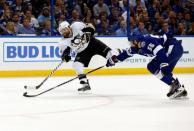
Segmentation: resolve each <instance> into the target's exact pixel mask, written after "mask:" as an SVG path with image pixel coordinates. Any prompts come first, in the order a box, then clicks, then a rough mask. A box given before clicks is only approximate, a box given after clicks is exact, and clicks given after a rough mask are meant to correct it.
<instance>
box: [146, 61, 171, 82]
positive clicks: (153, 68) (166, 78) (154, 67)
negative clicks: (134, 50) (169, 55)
mask: <svg viewBox="0 0 194 131" xmlns="http://www.w3.org/2000/svg"><path fill="white" fill-rule="evenodd" d="M147 69H148V70H149V71H150V72H151V73H152V74H153V75H155V76H156V77H157V78H158V79H160V80H161V81H162V82H164V83H166V84H167V85H171V84H172V80H174V78H173V77H172V73H169V74H168V75H164V74H163V73H162V71H161V70H160V62H158V60H157V59H156V58H155V59H153V60H152V61H150V62H149V63H148V65H147Z"/></svg>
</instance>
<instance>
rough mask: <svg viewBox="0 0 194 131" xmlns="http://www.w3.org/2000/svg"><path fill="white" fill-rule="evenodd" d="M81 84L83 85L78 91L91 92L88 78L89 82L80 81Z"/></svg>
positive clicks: (82, 92) (81, 92)
mask: <svg viewBox="0 0 194 131" xmlns="http://www.w3.org/2000/svg"><path fill="white" fill-rule="evenodd" d="M80 84H81V85H82V87H81V88H79V89H78V92H79V93H80V94H91V88H90V85H89V82H88V80H87V82H85V81H80Z"/></svg>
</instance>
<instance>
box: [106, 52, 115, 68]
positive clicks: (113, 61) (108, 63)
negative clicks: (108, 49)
mask: <svg viewBox="0 0 194 131" xmlns="http://www.w3.org/2000/svg"><path fill="white" fill-rule="evenodd" d="M117 62H118V59H117V56H116V55H113V56H112V57H111V58H109V59H108V60H107V63H106V67H110V66H114V65H115V63H117Z"/></svg>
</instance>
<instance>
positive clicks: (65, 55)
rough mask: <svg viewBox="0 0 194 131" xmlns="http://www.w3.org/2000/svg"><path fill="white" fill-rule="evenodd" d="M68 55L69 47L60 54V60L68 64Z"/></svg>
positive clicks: (69, 57)
mask: <svg viewBox="0 0 194 131" xmlns="http://www.w3.org/2000/svg"><path fill="white" fill-rule="evenodd" d="M69 54H70V47H67V48H66V49H65V50H64V51H63V53H62V55H61V59H62V60H63V61H65V62H69V61H70V60H71V56H69Z"/></svg>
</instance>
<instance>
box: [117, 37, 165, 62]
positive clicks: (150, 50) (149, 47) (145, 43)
mask: <svg viewBox="0 0 194 131" xmlns="http://www.w3.org/2000/svg"><path fill="white" fill-rule="evenodd" d="M131 40H132V41H134V40H136V41H138V42H140V46H139V47H134V46H131V47H130V48H129V49H126V50H124V51H123V52H122V53H120V54H119V55H118V56H117V58H118V60H120V61H123V60H125V59H126V58H128V57H131V56H132V55H133V54H139V55H144V56H147V57H153V56H155V57H156V58H157V59H158V60H159V61H160V62H161V63H162V65H166V64H168V58H167V54H166V51H165V48H164V44H165V42H166V41H167V37H166V36H165V35H163V36H153V35H137V36H133V37H132V38H131Z"/></svg>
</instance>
